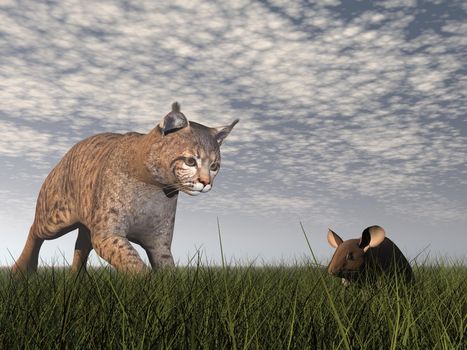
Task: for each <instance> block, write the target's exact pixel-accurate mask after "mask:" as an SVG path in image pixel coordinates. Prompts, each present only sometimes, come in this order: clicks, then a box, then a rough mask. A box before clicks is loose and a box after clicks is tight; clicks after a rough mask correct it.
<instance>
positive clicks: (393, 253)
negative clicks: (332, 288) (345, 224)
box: [328, 226, 413, 285]
mask: <svg viewBox="0 0 467 350" xmlns="http://www.w3.org/2000/svg"><path fill="white" fill-rule="evenodd" d="M328 241H329V243H330V244H331V246H333V247H335V248H336V251H335V252H334V255H333V257H332V259H331V261H330V263H329V266H328V272H329V273H330V274H331V275H333V276H336V277H340V278H342V279H343V282H344V284H346V285H347V284H348V283H349V282H350V281H354V282H358V283H362V282H364V281H368V282H372V281H375V280H376V279H377V277H378V276H380V275H382V274H385V275H388V276H393V275H395V274H396V273H400V274H401V276H403V279H404V281H405V282H410V281H412V280H413V273H412V268H411V267H410V264H409V262H408V261H407V259H406V257H405V256H404V254H402V252H401V251H400V249H399V248H398V247H397V246H396V245H395V244H394V242H392V241H391V240H390V239H389V238H387V237H385V233H384V230H383V228H382V227H380V226H370V227H368V228H366V229H365V230H364V231H363V233H362V237H361V238H360V239H349V240H346V241H343V240H342V239H341V238H340V237H339V236H338V235H337V234H336V233H335V232H333V231H331V230H329V232H328Z"/></svg>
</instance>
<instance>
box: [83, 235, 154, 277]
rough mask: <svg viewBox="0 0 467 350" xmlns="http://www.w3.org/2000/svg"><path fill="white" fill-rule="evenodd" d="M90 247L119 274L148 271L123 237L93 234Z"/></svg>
mask: <svg viewBox="0 0 467 350" xmlns="http://www.w3.org/2000/svg"><path fill="white" fill-rule="evenodd" d="M92 245H93V247H94V249H95V251H96V253H97V254H98V255H99V256H100V257H101V258H102V259H104V260H106V261H107V262H108V263H109V264H111V265H112V266H113V267H115V268H116V269H117V271H119V272H121V271H123V272H137V273H140V272H142V273H144V272H148V271H149V268H148V266H146V264H145V263H144V262H143V260H141V257H140V256H139V254H138V252H137V251H136V249H135V248H133V246H132V245H131V243H130V241H129V240H128V239H127V238H125V237H123V236H118V235H106V236H102V235H99V234H97V235H94V234H93V237H92Z"/></svg>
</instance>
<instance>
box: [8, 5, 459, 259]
mask: <svg viewBox="0 0 467 350" xmlns="http://www.w3.org/2000/svg"><path fill="white" fill-rule="evenodd" d="M466 12H467V5H466V3H465V2H464V1H407V0H404V1H402V0H401V1H382V2H375V1H358V2H354V1H342V2H341V1H334V0H329V1H319V2H318V1H317V2H316V4H313V3H312V2H310V1H305V0H301V1H293V2H290V1H285V0H284V1H280V0H261V1H250V0H248V1H241V0H239V1H237V0H236V1H228V2H215V1H170V2H168V1H167V2H165V1H157V2H156V1H123V0H122V1H99V2H96V1H77V0H76V1H13V0H10V1H9V0H0V53H1V54H0V165H1V166H0V175H1V176H0V203H1V204H0V223H1V226H2V228H1V230H0V239H1V244H0V265H6V264H10V263H11V262H12V261H13V258H16V257H18V255H19V254H20V252H21V249H22V247H23V244H24V242H25V239H26V236H27V232H28V229H29V226H30V225H31V223H32V220H33V215H34V206H35V200H36V197H37V193H38V191H39V188H40V185H41V184H42V181H43V180H44V178H45V176H46V175H47V174H48V172H49V171H50V170H51V169H52V167H53V166H54V165H55V164H56V163H57V162H58V160H59V159H60V158H61V157H62V156H63V155H64V153H65V152H66V151H67V150H68V149H69V148H70V147H71V146H72V145H73V144H75V143H76V142H78V141H79V140H81V139H83V138H86V137H88V136H90V135H93V134H96V133H100V132H104V131H112V132H126V131H130V130H133V131H139V132H148V131H149V130H150V129H151V128H153V127H154V126H155V125H156V124H157V123H158V122H159V121H160V119H161V118H162V116H164V115H165V114H166V113H167V112H168V111H169V109H170V105H171V103H172V102H173V101H175V100H177V101H179V102H180V103H181V105H182V111H183V112H184V113H185V115H186V116H187V117H188V118H189V119H191V120H194V121H197V122H200V123H203V124H205V125H208V126H219V125H224V124H227V123H230V122H231V121H232V120H233V119H235V118H240V120H241V121H240V123H239V124H238V125H237V126H236V127H235V129H234V131H233V132H232V134H231V135H230V136H229V138H228V139H227V141H226V143H225V145H223V148H222V152H223V153H222V154H223V163H222V169H221V172H220V174H219V175H218V177H217V179H216V183H215V186H214V189H213V191H211V192H210V193H209V194H206V195H203V196H198V197H189V196H187V195H185V194H182V195H181V196H180V198H179V206H178V211H177V220H176V227H175V234H174V242H173V253H174V256H175V259H176V260H178V261H179V263H180V264H185V263H186V262H187V259H188V258H189V257H190V256H191V255H193V254H195V252H196V251H197V250H200V251H201V252H202V254H203V257H204V258H205V259H206V261H211V262H218V261H219V256H220V251H219V240H218V232H217V223H216V218H217V217H218V218H219V221H220V226H221V233H222V240H223V245H224V250H225V252H226V255H227V258H228V259H231V260H234V261H252V260H254V259H256V261H260V262H267V263H277V262H290V261H293V260H294V259H301V258H303V257H305V256H309V252H308V248H307V246H306V241H305V239H304V237H303V234H302V232H301V229H300V221H301V222H302V223H303V225H304V227H305V230H306V231H307V233H308V235H309V237H310V241H311V243H312V245H313V248H314V249H315V252H316V253H317V255H318V256H319V258H320V260H322V261H323V262H326V261H327V260H328V259H329V257H330V256H331V254H332V249H331V248H330V247H328V245H327V241H326V232H327V228H328V227H331V228H333V229H334V230H335V231H336V232H338V233H340V234H341V236H342V237H343V238H355V237H357V236H358V235H359V234H360V233H361V231H362V230H363V229H364V228H365V227H367V226H369V225H372V224H379V225H381V226H383V227H384V228H385V229H386V233H387V235H388V236H389V237H390V238H392V239H393V241H395V242H396V243H397V244H398V245H399V246H400V248H401V249H402V250H403V251H404V252H406V253H407V255H408V256H409V257H410V258H413V257H415V256H416V255H417V254H418V253H419V252H421V251H422V250H424V249H425V248H426V250H425V253H424V256H427V254H428V253H429V256H430V257H455V258H459V257H460V258H465V257H466V249H465V247H466V246H467V228H466V227H467V104H466V93H467V79H466V71H467V68H466V62H467V16H466ZM75 237H76V233H70V234H69V235H67V236H64V237H62V238H60V239H57V240H53V241H48V242H46V243H45V244H44V246H43V248H42V251H41V259H43V261H44V262H45V263H50V262H52V261H59V262H62V261H63V259H67V260H71V256H72V251H73V246H74V240H75Z"/></svg>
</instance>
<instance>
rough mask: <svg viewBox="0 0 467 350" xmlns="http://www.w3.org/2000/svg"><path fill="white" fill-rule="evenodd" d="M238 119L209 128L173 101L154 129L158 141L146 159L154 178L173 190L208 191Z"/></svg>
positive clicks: (194, 192) (192, 193) (191, 193)
mask: <svg viewBox="0 0 467 350" xmlns="http://www.w3.org/2000/svg"><path fill="white" fill-rule="evenodd" d="M238 121H239V120H238V119H236V120H235V121H234V122H233V123H232V124H230V125H228V126H223V127H218V128H210V127H207V126H204V125H201V124H198V123H195V122H191V121H188V119H187V118H186V117H185V115H184V114H183V113H182V112H181V111H180V105H179V104H178V103H177V102H175V103H173V104H172V111H171V112H170V113H169V114H167V115H166V116H165V117H164V118H163V119H162V121H161V122H160V123H159V125H158V126H157V127H156V128H155V129H154V130H153V133H154V134H156V137H155V141H154V142H153V143H152V145H151V147H150V151H149V156H148V157H147V159H146V161H145V165H146V168H147V169H148V171H149V173H150V175H151V177H152V178H153V179H154V180H155V181H156V182H158V183H160V184H162V185H164V186H165V187H166V188H168V189H169V190H172V191H178V190H180V191H183V192H185V193H188V194H189V195H192V196H196V195H198V194H200V193H202V192H203V193H204V192H208V191H209V190H211V188H212V183H213V180H214V178H215V176H216V175H217V173H218V172H219V168H220V165H221V154H220V149H219V148H220V146H221V144H222V142H223V141H224V139H225V138H226V137H227V135H229V133H230V131H232V129H233V127H234V126H235V124H237V123H238Z"/></svg>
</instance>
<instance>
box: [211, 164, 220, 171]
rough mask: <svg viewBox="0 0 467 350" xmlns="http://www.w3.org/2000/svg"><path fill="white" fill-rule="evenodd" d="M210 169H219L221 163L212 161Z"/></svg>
mask: <svg viewBox="0 0 467 350" xmlns="http://www.w3.org/2000/svg"><path fill="white" fill-rule="evenodd" d="M210 169H211V171H217V170H218V169H219V163H212V164H211V166H210Z"/></svg>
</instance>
